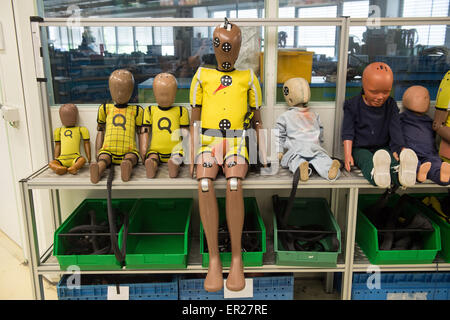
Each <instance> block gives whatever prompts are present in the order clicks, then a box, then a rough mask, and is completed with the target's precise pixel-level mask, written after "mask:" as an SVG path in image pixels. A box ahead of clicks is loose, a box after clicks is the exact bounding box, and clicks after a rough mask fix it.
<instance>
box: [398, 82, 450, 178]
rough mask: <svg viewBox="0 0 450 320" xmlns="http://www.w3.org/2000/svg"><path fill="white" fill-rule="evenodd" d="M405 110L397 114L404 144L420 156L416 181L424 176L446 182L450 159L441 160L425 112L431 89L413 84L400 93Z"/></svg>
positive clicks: (428, 106)
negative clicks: (448, 160) (449, 160)
mask: <svg viewBox="0 0 450 320" xmlns="http://www.w3.org/2000/svg"><path fill="white" fill-rule="evenodd" d="M403 106H404V107H405V111H403V112H402V113H401V114H400V121H401V123H402V130H403V135H404V137H405V142H406V146H407V147H408V148H411V149H413V150H414V152H415V153H416V154H417V157H418V158H419V163H418V168H417V181H419V182H423V181H425V180H426V179H427V178H429V179H430V180H432V181H433V182H435V183H438V184H440V185H444V186H446V185H448V183H449V177H450V163H447V162H443V161H442V160H441V158H440V157H439V153H438V151H437V149H436V143H435V132H434V131H433V120H432V119H431V118H430V117H429V116H428V115H427V114H426V113H427V112H428V109H429V108H430V93H429V92H428V90H427V88H425V87H422V86H412V87H410V88H408V90H406V91H405V93H404V94H403Z"/></svg>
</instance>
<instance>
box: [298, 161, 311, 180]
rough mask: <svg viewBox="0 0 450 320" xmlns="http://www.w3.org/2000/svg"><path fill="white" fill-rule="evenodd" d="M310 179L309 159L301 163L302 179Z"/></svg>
mask: <svg viewBox="0 0 450 320" xmlns="http://www.w3.org/2000/svg"><path fill="white" fill-rule="evenodd" d="M308 179H309V163H308V161H305V162H302V163H301V164H300V180H301V181H308Z"/></svg>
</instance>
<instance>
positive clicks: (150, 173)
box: [145, 158, 158, 179]
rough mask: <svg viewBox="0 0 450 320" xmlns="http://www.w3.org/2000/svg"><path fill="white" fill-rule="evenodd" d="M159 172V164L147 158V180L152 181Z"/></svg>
mask: <svg viewBox="0 0 450 320" xmlns="http://www.w3.org/2000/svg"><path fill="white" fill-rule="evenodd" d="M157 170H158V164H157V163H156V161H155V160H153V159H152V158H147V159H146V160H145V172H146V173H147V178H149V179H152V178H154V177H155V175H156V171H157Z"/></svg>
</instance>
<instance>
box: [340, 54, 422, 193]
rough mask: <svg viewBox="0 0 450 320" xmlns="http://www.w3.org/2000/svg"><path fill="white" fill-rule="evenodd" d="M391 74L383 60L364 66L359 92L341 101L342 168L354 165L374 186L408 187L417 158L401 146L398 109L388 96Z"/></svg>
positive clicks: (402, 144) (412, 182) (349, 167)
mask: <svg viewBox="0 0 450 320" xmlns="http://www.w3.org/2000/svg"><path fill="white" fill-rule="evenodd" d="M393 81H394V75H393V73H392V70H391V68H390V67H389V66H388V65H387V64H385V63H383V62H374V63H371V64H370V65H368V66H367V67H366V68H365V70H364V72H363V77H362V85H363V91H362V92H361V94H360V95H358V96H356V97H354V98H352V99H349V100H346V101H345V103H344V120H343V125H342V141H343V143H344V157H345V160H344V161H345V169H346V170H347V171H350V170H351V166H353V165H356V166H358V167H359V168H360V169H361V171H362V173H363V175H364V177H365V178H366V179H367V180H368V181H369V182H370V183H371V184H372V185H374V186H379V187H381V188H389V187H390V186H391V181H392V183H393V184H394V185H396V186H400V185H401V186H404V187H409V186H412V185H414V184H415V182H416V169H417V163H418V159H417V156H416V154H415V153H414V151H413V150H411V149H409V148H405V140H404V137H403V132H402V130H401V124H400V117H399V109H398V106H397V103H396V102H395V100H394V99H393V98H392V97H390V93H391V90H392V84H393Z"/></svg>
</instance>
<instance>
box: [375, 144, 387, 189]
mask: <svg viewBox="0 0 450 320" xmlns="http://www.w3.org/2000/svg"><path fill="white" fill-rule="evenodd" d="M372 161H373V181H374V182H375V184H376V185H377V186H378V187H381V188H388V187H389V186H390V185H391V173H390V170H389V169H390V165H391V156H390V155H389V153H388V152H387V151H386V150H383V149H381V150H378V151H377V152H375V154H374V155H373V158H372Z"/></svg>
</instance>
